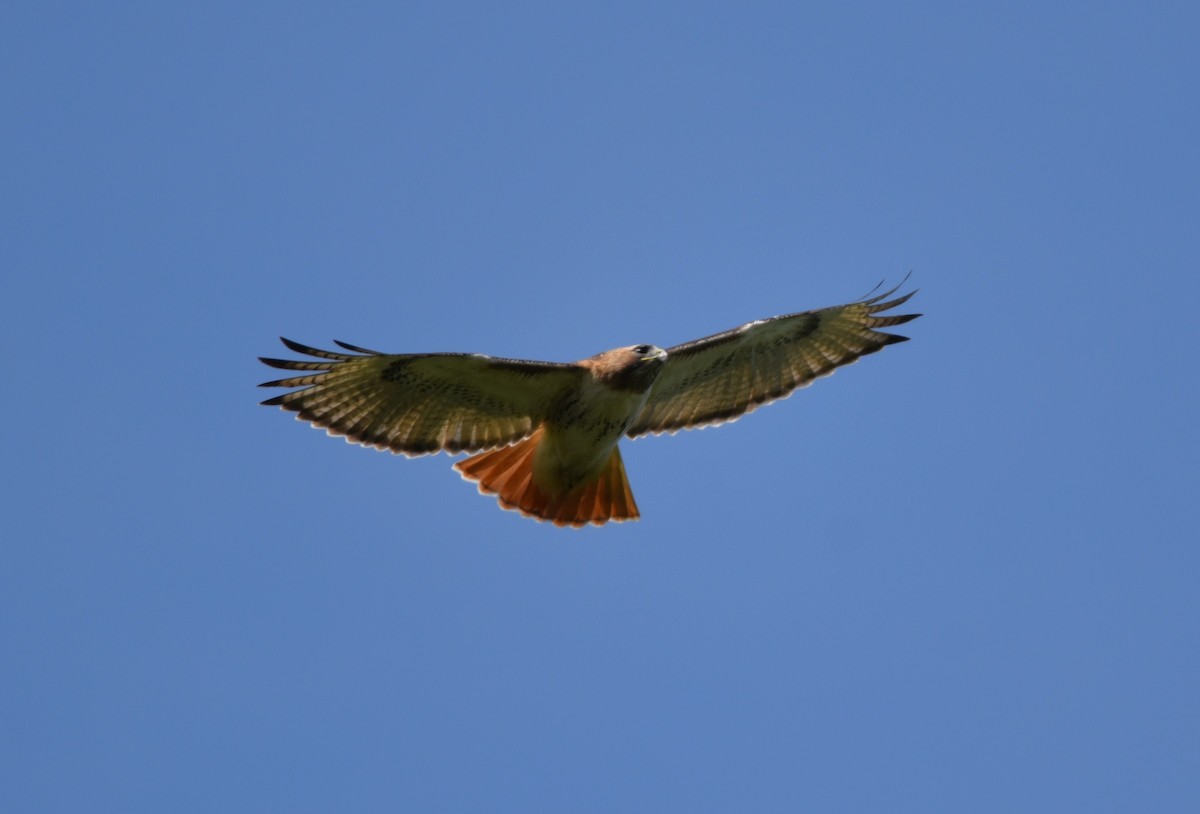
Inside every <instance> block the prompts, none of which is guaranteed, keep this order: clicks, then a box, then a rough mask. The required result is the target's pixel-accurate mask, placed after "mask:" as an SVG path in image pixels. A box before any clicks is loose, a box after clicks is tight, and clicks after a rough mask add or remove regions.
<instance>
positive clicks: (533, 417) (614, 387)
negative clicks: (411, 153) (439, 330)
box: [261, 288, 920, 526]
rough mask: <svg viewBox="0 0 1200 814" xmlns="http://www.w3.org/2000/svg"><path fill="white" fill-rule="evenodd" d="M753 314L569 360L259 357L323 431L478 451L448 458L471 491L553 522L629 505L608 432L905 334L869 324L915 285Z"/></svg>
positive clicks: (717, 413)
mask: <svg viewBox="0 0 1200 814" xmlns="http://www.w3.org/2000/svg"><path fill="white" fill-rule="evenodd" d="M895 291H896V289H895V288H893V289H892V290H890V291H887V292H885V293H883V294H879V295H877V296H874V297H870V296H869V298H867V299H862V300H859V301H858V302H853V303H850V304H849V305H839V306H836V307H833V308H821V309H817V310H815V311H805V312H803V313H798V314H788V315H786V316H779V317H773V318H771V319H759V320H755V321H754V322H748V323H746V324H745V325H742V326H741V327H739V328H734V329H733V330H730V331H725V332H724V333H719V334H714V335H712V336H708V337H705V338H703V339H697V340H695V341H693V342H686V343H684V344H682V345H676V346H675V347H673V348H668V349H667V350H663V349H661V348H658V347H655V346H654V345H633V346H631V347H625V348H617V349H616V350H610V351H605V352H604V353H600V354H597V355H596V356H593V357H591V358H589V359H583V360H582V361H579V362H574V363H570V364H560V363H556V362H529V361H521V360H516V359H498V358H494V357H491V356H484V355H482V354H470V353H420V354H385V353H379V352H377V351H373V350H366V349H364V348H359V347H355V346H353V345H347V344H346V343H344V342H338V343H337V344H338V345H339V346H341V347H342V348H344V349H345V350H347V351H350V353H337V352H333V351H324V350H317V349H316V348H310V347H307V346H305V345H301V344H299V343H297V342H292V341H291V340H288V339H283V343H284V344H285V345H287V346H288V347H289V348H291V349H292V350H293V351H296V352H297V353H302V354H305V355H307V356H311V357H315V358H316V359H319V360H320V361H316V362H308V361H303V362H302V361H292V360H287V359H266V358H264V359H262V361H263V362H264V363H265V364H268V365H270V366H271V367H277V368H283V369H284V370H293V371H299V372H300V375H296V376H291V377H289V378H286V379H279V380H277V381H272V382H264V383H263V384H262V385H261V386H262V387H288V388H300V389H298V390H293V391H292V392H290V393H284V394H283V395H280V396H276V397H274V398H271V399H267V400H266V401H264V402H263V404H265V405H268V406H278V407H282V408H283V409H284V410H290V411H292V412H294V413H297V416H296V417H297V418H298V419H300V420H302V421H307V422H309V423H311V424H313V425H314V426H316V427H323V428H325V429H326V430H327V431H328V433H329V434H330V435H341V436H345V437H346V439H347V440H348V441H353V442H356V443H359V444H362V445H363V446H368V447H376V448H378V449H390V450H391V451H392V452H397V453H401V454H403V455H429V454H432V453H436V452H442V451H445V452H450V453H457V452H473V453H477V454H475V455H472V456H471V457H469V458H466V459H465V460H462V461H459V462H458V463H456V464H455V465H454V468H455V469H457V470H458V471H459V472H460V473H461V474H462V476H463V477H464V478H466V479H468V480H473V481H478V483H479V491H481V492H483V493H485V494H495V495H496V496H497V497H498V498H499V501H500V505H501V506H503V507H504V508H505V509H515V510H517V511H519V512H521V513H522V514H524V515H527V516H529V517H533V518H536V519H538V520H551V521H553V522H554V523H555V524H556V525H559V526H563V525H568V526H582V525H585V524H587V523H595V524H596V525H601V524H603V523H606V522H607V521H609V520H634V519H636V518H637V517H638V516H639V514H638V509H637V504H636V503H634V500H633V492H632V491H630V488H629V481H628V480H627V479H626V477H625V466H624V464H622V463H621V450H620V448H619V447H618V442H619V441H620V440H621V438H622V436H628V437H630V438H636V437H638V436H640V435H646V434H658V433H664V432H666V433H674V432H676V431H678V430H681V429H689V428H692V427H705V426H710V425H714V424H722V423H724V422H726V421H733V420H735V419H737V418H738V417H740V416H742V415H744V414H746V413H749V412H751V411H752V410H754V409H755V408H757V407H758V406H759V405H762V404H766V403H767V402H770V401H774V400H776V399H781V398H784V397H786V396H788V395H790V394H791V393H792V391H794V390H795V389H796V388H798V387H803V386H804V385H807V384H809V383H810V382H812V381H813V380H814V379H816V378H818V377H819V376H824V375H827V374H829V373H832V372H833V370H834V369H835V368H837V367H840V366H841V365H845V364H849V363H851V362H854V361H856V360H857V359H858V358H859V357H860V356H864V355H866V354H868V353H874V352H875V351H877V350H880V349H882V348H883V347H884V346H885V345H890V344H892V343H894V342H902V341H904V340H905V339H907V337H904V336H897V335H895V334H889V333H883V332H881V331H878V330H876V329H877V328H885V327H888V326H891V325H900V324H901V323H904V322H908V321H909V320H912V319H916V318H917V317H918V316H920V314H903V315H892V316H879V314H881V313H882V312H883V311H887V310H888V309H891V308H895V307H896V306H898V305H901V304H902V303H904V302H905V301H907V300H908V298H909V297H911V296H912V295H913V294H915V293H916V292H915V291H914V292H910V293H909V294H906V295H904V296H901V297H897V298H896V299H894V300H888V299H887V298H888V297H889V296H891V295H892V294H893V293H895Z"/></svg>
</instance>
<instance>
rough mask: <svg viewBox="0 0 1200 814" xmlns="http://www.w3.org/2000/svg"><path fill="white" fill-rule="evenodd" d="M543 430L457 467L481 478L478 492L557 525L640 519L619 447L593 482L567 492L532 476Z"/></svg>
mask: <svg viewBox="0 0 1200 814" xmlns="http://www.w3.org/2000/svg"><path fill="white" fill-rule="evenodd" d="M541 440H542V430H541V429H538V430H537V431H535V432H534V433H533V435H531V436H529V437H528V438H526V439H525V440H523V441H519V442H517V443H515V444H513V445H512V446H507V447H502V448H500V449H493V450H489V451H488V452H481V453H479V454H478V455H472V456H471V457H470V458H466V459H464V460H462V461H459V462H458V463H456V464H455V465H454V468H455V469H457V470H458V471H459V473H460V474H461V475H462V476H463V478H465V479H466V480H472V481H478V482H479V491H480V492H482V493H484V494H487V495H496V497H497V498H498V499H499V501H500V505H501V506H502V507H504V508H505V509H512V510H515V511H519V512H520V513H521V514H523V515H525V516H527V517H533V518H535V519H537V520H549V521H551V522H553V523H554V525H556V526H584V525H586V524H588V523H594V524H596V525H597V526H600V525H603V524H605V523H607V522H608V521H610V520H614V521H622V520H636V519H637V518H638V517H640V516H641V515H640V513H639V512H638V508H637V503H636V502H635V501H634V499H633V490H631V489H630V488H629V479H628V478H627V477H626V476H625V464H624V463H623V462H622V461H621V451H620V449H618V448H616V447H614V448H613V451H612V455H611V456H610V457H609V459H608V463H606V464H605V465H604V469H602V470H601V471H600V474H599V476H598V477H596V478H595V479H594V480H592V481H590V482H588V483H584V484H581V485H579V486H577V487H575V488H574V489H572V490H571V491H569V492H565V493H563V494H561V495H557V496H551V495H548V494H546V493H545V492H544V491H543V490H542V489H541V488H540V487H539V486H538V485H537V484H536V483H535V482H534V479H533V459H534V454H535V453H536V452H537V448H538V444H539V443H540V442H541Z"/></svg>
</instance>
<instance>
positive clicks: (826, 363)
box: [627, 278, 920, 437]
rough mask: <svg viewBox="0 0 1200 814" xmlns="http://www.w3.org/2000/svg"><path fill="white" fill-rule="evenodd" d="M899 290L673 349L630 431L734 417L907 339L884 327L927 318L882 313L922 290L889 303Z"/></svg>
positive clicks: (706, 423) (682, 426)
mask: <svg viewBox="0 0 1200 814" xmlns="http://www.w3.org/2000/svg"><path fill="white" fill-rule="evenodd" d="M906 279H907V278H906ZM901 285H903V283H901ZM898 288H899V286H897V287H896V288H893V289H891V290H889V291H885V292H884V293H882V294H879V295H876V296H874V297H868V298H867V299H863V300H859V301H858V302H853V303H850V304H848V305H840V306H836V307H833V308H820V309H817V310H813V311H804V312H801V313H796V314H787V315H785V316H779V317H772V318H771V319H763V320H756V321H754V322H749V323H746V324H745V325H742V326H740V327H737V328H734V329H732V330H729V331H724V332H722V333H718V334H713V335H712V336H706V337H704V338H702V339H697V340H694V341H692V342H685V343H683V344H682V345H676V346H675V347H673V348H668V349H667V354H668V355H667V361H666V365H665V366H664V367H663V370H662V373H661V374H660V375H659V377H658V379H657V380H656V381H655V383H654V386H653V387H652V388H651V390H650V396H649V398H648V399H647V401H646V404H645V406H644V407H643V408H642V411H641V413H639V414H638V417H637V418H636V419H635V420H634V422H633V424H632V425H631V426H630V428H629V430H628V431H627V434H628V435H629V436H630V437H637V436H639V435H645V434H647V433H662V432H675V431H677V430H681V429H686V428H691V427H704V426H709V425H713V424H721V423H724V422H726V421H732V420H734V419H736V418H738V417H740V416H742V415H744V414H745V413H748V412H751V411H753V410H754V409H755V408H756V407H758V406H759V405H761V404H766V403H768V402H771V401H774V400H776V399H780V398H784V397H786V396H788V395H790V394H791V393H792V392H793V391H794V390H795V389H796V388H798V387H803V386H804V385H807V384H809V383H811V382H812V381H813V380H814V379H816V378H818V377H820V376H825V375H828V374H830V373H832V372H833V371H834V370H835V369H836V368H838V367H840V366H842V365H846V364H850V363H852V362H854V361H857V360H858V359H859V358H861V357H862V356H865V355H867V354H869V353H874V352H876V351H878V350H881V349H882V348H884V347H885V346H887V345H890V344H893V343H896V342H903V341H905V340H906V339H907V338H908V337H905V336H898V335H896V334H889V333H884V332H882V331H878V330H876V329H877V328H886V327H890V326H893V325H901V324H903V323H905V322H908V321H910V320H913V319H916V318H917V317H919V316H920V314H900V315H889V316H880V315H879V314H880V313H881V312H883V311H887V310H889V309H892V308H895V307H897V306H899V305H903V304H904V303H905V302H907V301H908V299H909V298H910V297H912V296H913V294H915V293H916V291H912V292H910V293H908V294H905V295H904V296H901V297H897V298H895V299H893V300H888V299H887V298H888V297H889V296H891V295H892V294H894V293H895V292H896V290H897V289H898Z"/></svg>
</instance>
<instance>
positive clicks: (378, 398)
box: [260, 337, 586, 455]
mask: <svg viewBox="0 0 1200 814" xmlns="http://www.w3.org/2000/svg"><path fill="white" fill-rule="evenodd" d="M280 338H281V339H282V337H280ZM283 344H285V345H287V346H288V347H289V348H291V349H292V350H294V351H296V352H297V353H303V354H305V355H307V356H313V357H316V358H317V359H319V360H320V361H317V362H307V361H304V362H302V361H293V360H290V359H266V358H263V359H262V362H263V363H264V364H267V365H270V366H271V367H278V368H282V369H284V370H294V371H310V372H308V373H305V374H304V375H297V376H292V377H290V378H287V379H279V380H278V381H273V382H263V383H262V384H261V385H260V387H299V388H301V389H300V390H294V391H292V392H291V393H284V394H283V395H281V396H275V397H274V398H270V399H267V400H266V401H264V402H263V404H265V405H268V406H278V407H282V408H283V409H284V410H291V411H292V412H294V413H298V415H297V416H296V417H297V418H298V419H300V420H302V421H308V422H310V423H311V424H313V425H314V426H317V427H324V428H325V429H326V430H328V432H329V434H330V435H343V436H345V437H346V438H347V439H349V440H351V441H355V442H357V443H360V444H362V445H364V446H368V447H377V448H379V449H390V450H392V451H393V452H401V453H404V454H405V455H428V454H430V453H434V452H440V451H442V450H445V451H447V452H463V451H467V452H475V451H478V450H484V449H491V448H493V447H498V446H503V445H505V444H511V443H513V442H514V441H518V440H520V439H522V438H524V437H526V436H527V435H529V434H530V433H532V432H533V431H534V430H535V429H536V428H537V426H538V424H540V423H541V421H542V420H543V419H544V417H545V411H546V410H547V409H548V407H549V406H550V405H551V404H552V403H553V401H554V398H555V396H556V395H557V394H559V393H561V392H563V390H564V389H566V388H570V387H576V386H578V384H579V382H580V381H581V380H582V379H583V377H584V376H585V375H586V371H584V370H583V369H582V368H580V367H577V366H575V365H569V364H556V363H553V362H526V361H520V360H516V359H497V358H493V357H491V356H483V355H482V354H469V353H429V354H404V355H395V354H383V353H379V352H378V351H373V350H366V349H365V348H358V347H355V346H353V345H347V344H346V343H344V342H338V343H337V344H338V345H340V346H341V347H343V348H345V349H346V350H348V351H351V353H336V352H333V351H326V350H317V349H316V348H310V347H307V346H306V345H301V344H300V343H298V342H292V341H291V340H289V339H283Z"/></svg>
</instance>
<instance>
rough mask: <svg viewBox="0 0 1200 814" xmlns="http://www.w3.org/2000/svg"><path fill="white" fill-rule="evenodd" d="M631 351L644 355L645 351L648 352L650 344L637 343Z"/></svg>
mask: <svg viewBox="0 0 1200 814" xmlns="http://www.w3.org/2000/svg"><path fill="white" fill-rule="evenodd" d="M633 352H634V353H637V354H640V355H642V356H645V355H646V354H647V353H649V352H650V346H649V345H638V346H637V347H636V348H634V349H633Z"/></svg>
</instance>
